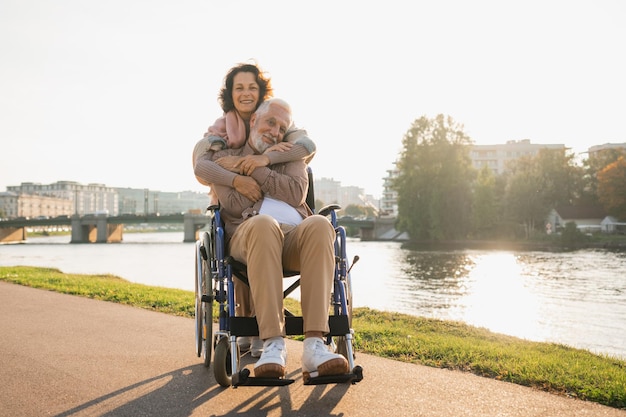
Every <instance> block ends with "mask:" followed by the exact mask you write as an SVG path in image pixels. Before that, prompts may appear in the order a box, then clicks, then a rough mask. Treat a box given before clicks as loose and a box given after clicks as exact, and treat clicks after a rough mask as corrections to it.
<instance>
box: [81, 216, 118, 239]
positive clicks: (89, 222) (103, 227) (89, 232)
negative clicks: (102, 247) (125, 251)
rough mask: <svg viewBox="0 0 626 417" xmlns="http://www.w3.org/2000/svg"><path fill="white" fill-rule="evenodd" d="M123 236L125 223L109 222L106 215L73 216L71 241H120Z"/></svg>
mask: <svg viewBox="0 0 626 417" xmlns="http://www.w3.org/2000/svg"><path fill="white" fill-rule="evenodd" d="M123 236H124V225H122V224H109V223H108V222H107V218H106V216H98V217H97V218H92V219H84V218H82V219H81V218H80V217H74V218H72V240H71V241H70V243H120V242H121V241H122V238H123Z"/></svg>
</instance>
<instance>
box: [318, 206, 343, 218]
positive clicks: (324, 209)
mask: <svg viewBox="0 0 626 417" xmlns="http://www.w3.org/2000/svg"><path fill="white" fill-rule="evenodd" d="M340 209H341V206H340V205H339V204H329V205H327V206H324V207H322V209H321V210H320V211H319V212H318V214H321V215H322V216H328V215H329V214H330V212H331V211H335V210H340Z"/></svg>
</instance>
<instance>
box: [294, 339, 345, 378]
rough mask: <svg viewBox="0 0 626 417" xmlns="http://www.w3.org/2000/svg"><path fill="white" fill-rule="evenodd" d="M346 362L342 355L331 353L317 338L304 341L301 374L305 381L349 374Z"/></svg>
mask: <svg viewBox="0 0 626 417" xmlns="http://www.w3.org/2000/svg"><path fill="white" fill-rule="evenodd" d="M348 368H349V366H348V361H347V360H346V358H344V357H343V356H342V355H339V354H337V353H332V352H331V351H330V350H328V346H326V345H325V344H324V341H323V340H322V339H321V338H319V337H308V338H306V339H304V349H303V351H302V373H303V378H304V379H305V380H307V379H309V377H316V376H323V375H342V374H347V373H348V372H349V369H348Z"/></svg>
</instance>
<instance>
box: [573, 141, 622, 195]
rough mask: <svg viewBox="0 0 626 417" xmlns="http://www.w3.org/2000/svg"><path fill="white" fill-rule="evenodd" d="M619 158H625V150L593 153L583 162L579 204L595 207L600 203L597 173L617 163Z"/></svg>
mask: <svg viewBox="0 0 626 417" xmlns="http://www.w3.org/2000/svg"><path fill="white" fill-rule="evenodd" d="M620 156H626V150H624V149H619V148H618V149H615V148H610V149H603V150H601V151H599V152H595V153H594V154H593V155H590V156H589V158H587V159H585V160H584V161H583V167H584V168H583V169H584V175H583V190H582V194H581V204H584V205H597V204H598V203H599V202H600V198H599V194H598V173H599V172H600V171H602V170H603V169H604V168H605V167H606V166H607V165H609V164H611V163H613V162H615V161H617V159H618V158H619V157H620Z"/></svg>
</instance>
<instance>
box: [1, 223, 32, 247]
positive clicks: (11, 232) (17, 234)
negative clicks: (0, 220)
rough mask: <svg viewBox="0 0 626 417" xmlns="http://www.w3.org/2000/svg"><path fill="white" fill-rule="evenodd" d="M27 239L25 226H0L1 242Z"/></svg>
mask: <svg viewBox="0 0 626 417" xmlns="http://www.w3.org/2000/svg"><path fill="white" fill-rule="evenodd" d="M24 240H26V228H25V227H0V242H5V243H6V242H21V241H24Z"/></svg>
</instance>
